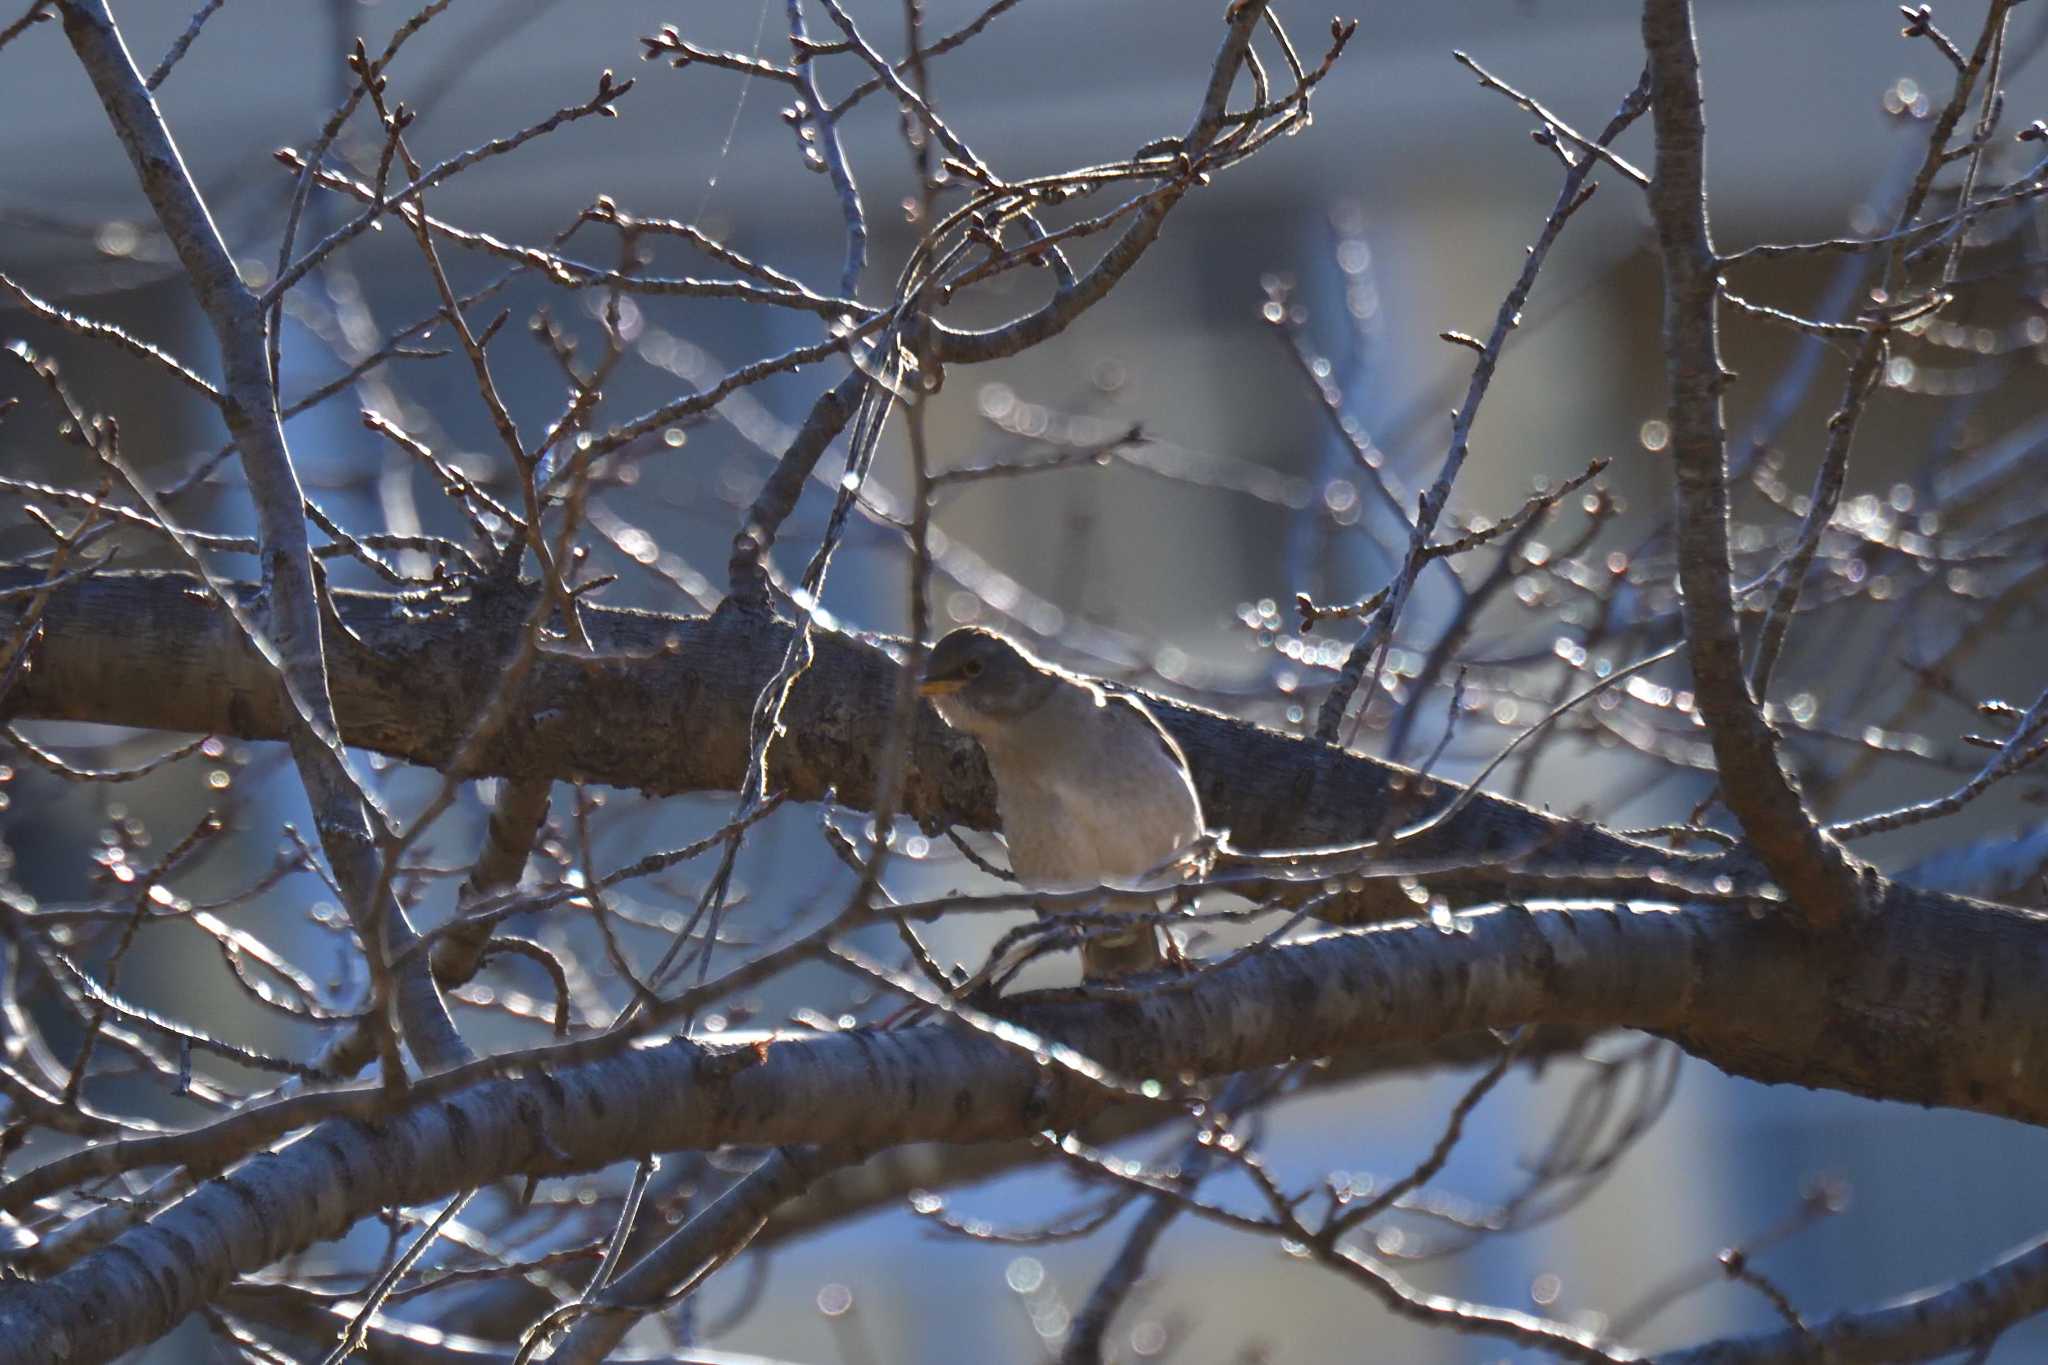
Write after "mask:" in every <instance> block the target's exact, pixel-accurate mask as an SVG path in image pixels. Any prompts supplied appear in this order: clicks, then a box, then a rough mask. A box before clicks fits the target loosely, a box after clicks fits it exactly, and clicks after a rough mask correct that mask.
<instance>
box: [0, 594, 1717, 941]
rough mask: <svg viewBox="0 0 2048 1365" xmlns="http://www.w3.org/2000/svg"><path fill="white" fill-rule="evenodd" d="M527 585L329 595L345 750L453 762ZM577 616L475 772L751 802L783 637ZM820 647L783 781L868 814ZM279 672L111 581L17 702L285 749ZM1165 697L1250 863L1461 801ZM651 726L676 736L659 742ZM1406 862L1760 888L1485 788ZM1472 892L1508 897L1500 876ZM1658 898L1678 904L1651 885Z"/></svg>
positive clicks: (841, 660)
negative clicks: (1505, 864) (463, 593)
mask: <svg viewBox="0 0 2048 1365" xmlns="http://www.w3.org/2000/svg"><path fill="white" fill-rule="evenodd" d="M39 582H40V579H38V578H36V577H35V576H34V575H33V574H31V573H27V572H24V571H11V572H10V571H0V589H4V588H6V587H10V586H23V585H28V584H33V583H39ZM531 591H532V589H531V588H516V589H503V590H498V589H492V590H487V591H484V592H482V593H481V594H480V595H478V596H476V597H473V598H471V599H469V600H467V601H458V602H452V603H450V604H448V605H447V606H446V608H445V609H444V610H442V611H440V612H438V613H436V614H431V615H429V614H423V613H422V612H421V611H420V610H419V609H418V608H417V606H415V605H413V604H412V603H409V602H407V601H406V600H404V599H403V598H401V597H399V596H396V595H385V594H378V593H354V592H336V593H334V594H333V595H332V602H333V606H334V611H335V619H334V620H331V621H330V622H329V630H330V636H329V639H328V649H327V654H328V665H329V671H330V674H331V677H332V685H333V689H334V700H335V708H336V714H337V716H338V718H339V720H340V724H341V730H342V733H343V735H344V736H345V737H346V739H347V742H348V743H349V744H351V745H353V746H356V747H359V748H365V749H371V750H374V751H377V752H380V753H384V754H388V755H391V756H393V757H396V758H402V759H405V760H407V761H409V762H412V763H417V764H421V765H424V766H427V767H434V768H440V767H444V766H445V765H446V764H447V763H448V762H449V761H450V759H451V756H452V755H453V754H454V753H455V752H456V751H457V749H458V747H459V746H460V744H461V742H462V739H463V736H464V735H465V734H467V733H468V728H469V725H470V723H471V720H472V718H473V716H474V714H475V710H476V707H477V705H478V704H479V699H480V698H483V697H487V696H489V695H490V694H491V691H492V689H493V688H494V687H495V686H496V685H497V680H498V677H499V674H500V672H501V671H502V666H503V661H504V659H505V658H506V657H507V655H508V654H509V653H510V652H511V650H512V648H513V646H514V644H515V642H516V641H517V639H518V636H519V632H520V631H521V630H522V629H523V627H524V623H525V621H526V619H527V615H528V611H529V608H530V605H531V601H530V597H529V593H530V592H531ZM245 592H246V593H247V595H249V596H251V597H253V595H254V589H247V590H245ZM20 610H21V603H20V599H17V598H5V597H0V632H4V631H5V630H7V629H8V628H10V627H11V625H12V623H13V619H14V616H15V614H16V613H18V612H19V611H20ZM579 612H580V615H581V618H582V620H583V622H584V625H585V628H586V629H587V630H588V631H589V634H590V639H591V642H592V645H593V648H594V650H595V651H596V654H597V656H598V657H597V659H595V660H590V659H583V658H577V657H573V656H569V655H565V654H556V653H543V655H542V656H541V657H540V659H538V660H537V661H536V663H535V664H534V667H533V669H532V670H531V672H530V674H529V676H528V677H527V679H526V682H525V684H524V686H523V688H522V691H521V694H520V697H519V699H518V702H517V704H516V705H515V706H514V707H513V708H512V711H511V714H510V716H509V718H508V720H507V721H506V723H505V724H504V725H503V726H502V727H500V729H499V731H498V732H497V734H496V735H495V736H493V737H492V738H491V739H490V740H489V742H487V743H486V744H485V745H484V746H483V747H482V749H481V751H480V752H479V754H478V756H477V761H476V767H475V771H474V774H473V775H475V776H501V777H509V778H515V779H520V778H543V777H551V778H555V779H558V780H563V781H573V780H579V779H580V780H583V781H589V782H602V783H609V784H611V785H614V786H619V787H630V788H635V789H639V790H643V791H647V792H651V793H658V794H664V795H666V794H673V793H680V792H698V791H732V790H736V789H737V788H738V786H739V784H740V782H741V781H742V779H743V777H744V775H745V772H746V765H747V762H748V734H749V720H750V717H751V714H752V707H753V703H754V698H755V697H756V695H758V693H759V692H760V690H761V688H762V687H763V686H765V685H766V684H767V682H768V680H769V679H770V678H772V677H773V676H774V675H775V672H776V670H777V668H779V667H780V665H781V662H782V657H783V651H784V649H785V648H786V646H787V645H788V643H789V636H790V630H791V627H790V626H789V625H788V623H786V622H783V621H780V620H776V619H774V618H771V617H767V616H764V615H762V614H760V613H757V612H749V611H739V610H733V609H731V608H727V609H725V610H721V611H719V612H718V613H716V614H715V615H712V616H709V617H679V616H666V615H658V614H655V613H651V612H640V611H625V610H620V609H617V608H607V607H603V606H599V605H596V604H593V603H584V604H582V605H581V607H580V608H579ZM815 634H816V651H817V658H816V660H815V662H814V663H813V664H812V666H811V667H810V669H809V670H808V671H807V672H806V673H805V675H804V676H803V677H802V678H801V679H799V680H798V682H797V684H796V687H795V690H794V692H793V693H792V695H791V698H790V702H789V706H788V708H787V711H786V714H785V717H784V719H785V726H786V731H787V733H786V734H785V735H784V736H783V737H782V738H780V739H778V740H777V742H776V745H775V748H774V750H773V753H772V756H771V760H770V768H771V777H772V781H773V783H774V784H775V786H776V787H777V788H778V789H779V790H780V791H782V792H784V793H786V794H787V795H788V796H789V797H791V798H792V799H795V800H799V801H816V800H820V799H822V798H823V797H824V795H825V793H827V792H828V791H831V792H835V793H836V799H837V800H839V801H840V802H842V803H844V804H846V805H849V806H853V807H858V808H861V809H866V808H867V807H868V805H869V803H870V802H871V801H872V799H873V797H874V792H875V784H876V779H877V767H878V762H879V756H880V755H881V753H882V752H883V745H884V742H885V740H886V739H887V738H888V736H887V733H886V732H887V729H888V723H889V715H890V711H889V708H890V704H891V699H892V698H893V697H894V696H895V687H896V665H895V664H894V663H893V662H892V661H891V660H890V658H889V656H888V655H887V654H885V653H883V652H882V651H881V650H879V649H876V648H874V647H873V646H871V645H867V644H863V643H861V642H859V641H856V640H853V639H851V638H849V637H847V636H844V635H838V634H834V633H831V632H827V631H818V632H816V633H815ZM266 676H267V674H266V670H265V666H264V665H263V662H262V660H261V659H260V658H258V657H257V656H256V655H255V654H254V653H253V651H252V650H251V649H250V648H249V646H248V644H247V642H246V641H245V640H243V639H242V638H241V637H240V635H239V633H238V631H237V630H236V628H235V625H234V622H233V620H232V619H231V618H230V617H229V615H228V613H227V612H226V611H225V610H223V609H222V608H221V607H220V605H219V604H218V603H216V602H214V601H212V600H211V599H210V598H209V597H208V595H207V594H206V593H205V591H204V590H203V589H202V588H201V587H200V586H199V585H198V583H197V582H196V581H195V580H193V579H190V578H187V577H185V576H183V575H179V574H150V573H138V574H118V573H101V574H96V575H94V576H93V577H92V578H90V579H86V580H83V581H80V582H77V583H71V584H66V585H64V586H62V587H60V588H58V589H57V590H56V591H55V593H54V594H53V595H52V597H51V600H50V602H49V604H48V606H47V608H46V609H45V612H44V616H43V634H42V637H41V639H40V642H39V644H38V646H37V652H36V654H35V657H34V660H33V665H32V667H31V668H30V670H29V672H28V674H27V675H26V676H25V677H24V678H23V679H22V680H21V682H20V683H19V684H18V685H17V687H16V688H15V690H14V691H13V692H12V693H11V694H10V695H9V698H8V702H9V705H10V707H11V708H12V713H13V715H14V716H15V717H17V718H41V719H51V720H89V721H96V722H100V723H103V724H111V725H132V726H139V727H144V728H149V729H160V730H177V731H186V732H189V733H195V734H217V735H234V736H237V737H240V738H244V739H279V738H282V737H283V735H284V732H285V715H284V712H283V707H282V704H281V702H280V700H279V699H278V698H277V697H276V695H275V688H274V687H272V686H270V685H268V683H267V682H266ZM1148 702H1149V704H1150V705H1151V706H1152V708H1153V709H1154V710H1155V711H1156V712H1157V713H1158V714H1159V715H1160V717H1161V719H1162V720H1163V721H1165V723H1166V724H1167V726H1168V727H1169V728H1170V729H1172V731H1173V732H1174V737H1175V738H1176V739H1177V740H1179V742H1180V744H1181V747H1182V748H1183V749H1184V750H1185V751H1186V753H1187V755H1188V760H1189V762H1190V764H1191V765H1192V767H1193V769H1194V773H1195V778H1196V781H1197V783H1198V785H1199V786H1200V787H1201V791H1202V799H1203V805H1204V809H1205V810H1206V811H1207V812H1208V816H1209V822H1210V824H1211V825H1212V826H1214V827H1217V828H1223V829H1228V830H1229V831H1230V834H1231V843H1232V844H1233V846H1235V847H1237V848H1240V849H1296V848H1304V847H1311V846H1324V845H1332V844H1345V843H1352V842H1356V841H1358V840H1361V839H1367V838H1370V837H1372V836H1373V835H1374V834H1375V833H1376V832H1378V831H1379V830H1381V829H1382V828H1383V826H1384V820H1385V817H1386V815H1387V814H1388V810H1389V806H1390V805H1391V806H1393V807H1394V814H1395V816H1396V818H1397V821H1405V820H1409V819H1412V818H1415V817H1417V816H1420V815H1421V814H1423V813H1424V812H1426V811H1428V810H1431V809H1435V808H1440V807H1441V806H1442V805H1443V804H1445V803H1447V802H1448V801H1449V800H1450V799H1451V798H1452V797H1453V796H1455V794H1456V793H1457V791H1458V790H1459V789H1458V788H1456V787H1455V786H1452V785H1450V784H1447V783H1440V782H1434V781H1425V780H1423V779H1421V778H1419V777H1417V775H1416V774H1415V773H1414V772H1413V771H1412V770H1410V769H1407V768H1403V767H1401V766H1399V765H1397V764H1391V763H1383V762H1380V761H1378V760H1375V759H1371V758H1366V757H1362V756H1360V755H1356V754H1350V753H1346V752H1345V751H1343V750H1342V749H1339V748H1337V747H1335V746H1332V745H1326V744H1321V743H1317V742H1315V741H1311V740H1303V739H1299V738H1295V737H1293V736H1289V735H1285V734H1281V733H1279V732H1277V731H1273V730H1267V729H1263V728H1261V727H1259V726H1256V725H1252V724H1249V723H1247V722H1245V721H1241V720H1236V719H1233V718H1230V717H1227V716H1222V715H1218V714H1216V713H1214V712H1211V711H1205V710H1201V709H1199V708H1196V707H1191V706H1185V705H1182V704H1180V703H1176V702H1173V701H1170V700H1167V699H1164V698H1150V699H1148ZM613 718H630V720H617V719H613ZM650 734H658V735H661V736H663V737H664V739H663V742H662V743H660V744H650V743H648V742H647V736H648V735H650ZM912 760H913V761H912V766H911V771H910V774H909V777H908V782H907V786H906V788H905V791H904V798H903V799H904V805H903V809H904V811H905V812H906V813H907V814H908V815H910V816H912V817H913V818H915V819H917V820H918V821H919V822H921V823H923V824H925V825H927V826H938V825H943V824H947V823H957V824H963V825H967V826H970V827H974V828H980V829H989V828H993V827H994V825H995V820H996V814H995V789H994V786H993V785H992V783H991V782H990V780H989V776H988V769H987V766H986V765H985V764H984V762H983V761H982V757H981V752H980V750H979V749H977V748H976V747H975V745H974V743H973V742H972V741H971V740H968V739H965V738H963V737H962V736H961V735H960V734H959V733H958V732H956V731H953V730H951V729H948V728H947V727H946V726H944V725H942V724H941V723H940V722H939V721H938V719H937V718H936V717H935V716H932V715H931V714H929V713H926V714H925V715H923V716H922V717H921V718H920V720H919V723H918V725H917V727H916V731H915V734H914V736H913V740H912ZM1404 852H1406V853H1408V854H1411V855H1414V856H1417V857H1432V856H1436V857H1443V858H1447V859H1448V858H1453V857H1455V858H1462V859H1465V860H1467V861H1473V860H1475V859H1476V860H1479V861H1484V860H1486V859H1506V858H1510V857H1512V858H1513V859H1514V865H1515V867H1516V868H1518V869H1519V870H1520V871H1521V872H1522V873H1524V874H1526V877H1527V878H1528V880H1526V881H1524V882H1523V883H1521V884H1520V885H1521V886H1522V889H1524V890H1526V891H1527V892H1528V894H1532V895H1540V894H1544V892H1545V889H1546V885H1547V884H1546V883H1543V882H1542V881H1541V878H1542V877H1544V876H1547V875H1549V876H1554V875H1560V874H1565V873H1571V874H1576V875H1579V876H1581V877H1584V876H1585V875H1586V874H1589V873H1591V874H1598V875H1599V876H1603V877H1605V876H1621V875H1625V874H1630V873H1634V874H1637V875H1638V877H1640V875H1641V874H1643V873H1646V872H1648V871H1650V870H1653V869H1655V870H1659V871H1660V873H1669V874H1672V875H1675V876H1681V877H1685V878H1689V879H1696V880H1702V881H1703V880H1710V879H1711V878H1712V877H1714V876H1715V875H1718V874H1721V873H1724V872H1727V873H1731V874H1732V875H1735V876H1737V877H1738V878H1747V879H1749V880H1754V869H1753V868H1752V867H1751V865H1750V864H1749V863H1748V862H1747V861H1746V860H1745V859H1743V858H1740V857H1737V858H1733V859H1731V858H1727V857H1722V858H1712V859H1703V858H1699V857H1694V856H1691V855H1685V854H1678V853H1673V852H1671V851H1670V850H1668V849H1664V848H1659V847H1656V846H1653V845H1650V844H1646V843H1642V842H1638V841H1635V840H1631V839H1627V838H1623V837H1621V836H1619V835H1616V834H1613V833H1610V832H1608V831H1606V830H1603V829H1601V828H1600V827H1598V826H1597V825H1592V824H1588V823H1586V822H1583V821H1575V820H1567V819H1561V818H1558V817H1555V816H1550V815H1546V814H1543V813H1541V812H1538V811H1535V810H1532V809H1530V808H1529V807H1527V806H1523V805H1520V804H1518V803H1516V802H1512V801H1506V800H1501V799H1498V798H1494V797H1488V796H1481V797H1478V798H1476V799H1475V800H1473V801H1472V802H1471V803H1470V804H1468V805H1467V806H1466V807H1465V808H1464V809H1463V810H1461V811H1460V812H1459V813H1458V814H1457V815H1456V816H1455V817H1453V818H1452V819H1451V820H1449V821H1447V822H1445V824H1444V825H1443V826H1442V827H1441V828H1440V829H1438V830H1436V831H1435V832H1433V833H1432V834H1431V835H1429V836H1428V837H1426V838H1423V839H1421V840H1418V841H1416V842H1415V844H1414V845H1412V846H1410V847H1408V848H1406V849H1404ZM1581 884H1582V885H1583V884H1584V883H1581ZM1460 885H1461V886H1463V887H1466V888H1468V889H1472V890H1475V891H1479V892H1488V891H1497V890H1498V889H1499V886H1497V885H1492V884H1488V879H1486V878H1483V877H1482V878H1478V879H1477V880H1475V878H1474V877H1469V876H1468V877H1466V878H1464V879H1463V880H1462V881H1461V883H1460ZM1375 886H1376V884H1373V883H1367V886H1366V889H1365V890H1363V891H1361V892H1360V893H1359V894H1358V895H1357V896H1354V897H1353V898H1351V899H1350V900H1347V901H1344V902H1342V903H1332V904H1329V905H1326V906H1325V907H1324V908H1322V909H1321V910H1319V912H1318V913H1319V914H1320V915H1321V916H1322V917H1323V918H1327V919H1333V920H1335V919H1346V918H1349V919H1356V918H1360V917H1371V916H1375V915H1376V916H1377V917H1379V918H1385V917H1387V916H1388V914H1389V913H1395V914H1399V915H1407V914H1412V913H1414V907H1413V904H1412V902H1409V901H1407V899H1406V898H1405V897H1404V896H1400V895H1399V893H1398V892H1394V893H1392V894H1391V901H1392V902H1395V903H1392V904H1389V903H1387V901H1388V899H1389V897H1387V896H1384V895H1381V894H1379V892H1378V891H1376V890H1374V887H1375ZM1549 889H1550V891H1551V893H1552V894H1555V888H1554V887H1550V888H1549ZM1640 889H1642V890H1645V891H1649V892H1650V893H1652V894H1666V893H1665V892H1662V891H1659V890H1658V889H1657V888H1655V887H1652V886H1650V885H1649V884H1648V883H1647V882H1643V883H1641V886H1640ZM1610 893H1616V888H1615V886H1614V884H1612V883H1604V884H1603V889H1602V890H1601V891H1598V892H1595V893H1594V894H1610Z"/></svg>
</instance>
